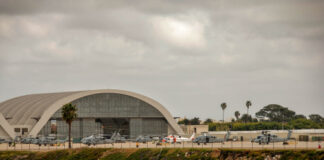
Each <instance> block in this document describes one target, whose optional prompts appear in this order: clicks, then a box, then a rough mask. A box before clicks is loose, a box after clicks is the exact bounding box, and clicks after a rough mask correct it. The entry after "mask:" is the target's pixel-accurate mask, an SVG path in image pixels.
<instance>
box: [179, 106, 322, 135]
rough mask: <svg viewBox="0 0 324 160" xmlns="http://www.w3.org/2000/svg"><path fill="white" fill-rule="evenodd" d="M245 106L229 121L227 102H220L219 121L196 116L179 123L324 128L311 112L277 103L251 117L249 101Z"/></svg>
mask: <svg viewBox="0 0 324 160" xmlns="http://www.w3.org/2000/svg"><path fill="white" fill-rule="evenodd" d="M245 106H246V107H247V112H246V113H245V114H243V115H241V113H240V112H239V111H235V112H234V117H235V119H234V118H233V119H232V120H231V122H225V121H224V111H225V109H226V108H227V104H226V103H225V102H224V103H221V105H220V107H221V109H222V111H223V117H222V121H221V122H214V121H213V120H212V119H210V118H207V119H206V120H205V121H204V122H202V121H201V120H200V119H199V118H198V117H194V118H193V119H186V118H185V119H183V120H181V121H179V122H178V123H179V124H186V125H189V124H191V125H197V124H201V123H203V124H207V125H208V126H209V130H210V131H222V130H236V131H241V130H268V129H274V130H276V129H311V128H312V129H320V128H324V118H323V117H322V116H321V115H319V114H311V115H309V116H308V117H306V116H305V115H302V114H296V112H295V111H292V110H290V109H288V108H287V107H283V106H281V105H278V104H269V105H267V106H265V107H263V108H262V109H261V110H259V111H258V112H256V113H255V117H254V118H253V117H252V116H251V115H249V109H250V107H251V106H252V103H251V101H246V104H245Z"/></svg>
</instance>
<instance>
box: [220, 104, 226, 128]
mask: <svg viewBox="0 0 324 160" xmlns="http://www.w3.org/2000/svg"><path fill="white" fill-rule="evenodd" d="M226 107H227V105H226V103H225V102H223V103H222V104H221V108H222V110H223V123H224V110H225V109H226Z"/></svg>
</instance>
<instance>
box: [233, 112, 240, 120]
mask: <svg viewBox="0 0 324 160" xmlns="http://www.w3.org/2000/svg"><path fill="white" fill-rule="evenodd" d="M234 115H235V117H236V121H238V120H239V118H240V115H241V114H240V112H239V111H235V113H234Z"/></svg>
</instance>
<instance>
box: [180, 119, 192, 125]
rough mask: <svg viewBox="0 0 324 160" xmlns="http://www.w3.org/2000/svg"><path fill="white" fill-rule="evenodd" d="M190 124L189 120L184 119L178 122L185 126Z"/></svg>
mask: <svg viewBox="0 0 324 160" xmlns="http://www.w3.org/2000/svg"><path fill="white" fill-rule="evenodd" d="M189 123H190V121H189V120H188V119H187V118H184V119H183V120H181V121H179V122H178V124H184V125H188V124H189Z"/></svg>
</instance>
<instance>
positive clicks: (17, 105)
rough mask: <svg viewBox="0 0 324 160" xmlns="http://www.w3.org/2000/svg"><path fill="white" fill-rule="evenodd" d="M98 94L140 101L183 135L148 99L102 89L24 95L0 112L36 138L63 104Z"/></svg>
mask: <svg viewBox="0 0 324 160" xmlns="http://www.w3.org/2000/svg"><path fill="white" fill-rule="evenodd" d="M99 93H116V94H122V95H127V96H131V97H134V98H137V99H140V100H142V101H144V102H146V103H148V104H150V105H151V106H153V107H155V108H156V109H157V110H158V111H159V112H161V114H162V115H163V116H164V117H165V119H166V120H167V121H168V123H169V124H170V126H171V127H172V128H173V129H174V131H176V132H177V133H179V134H183V132H182V130H181V129H180V127H179V126H178V125H177V123H176V122H175V120H174V119H173V117H172V116H171V114H170V113H169V111H168V110H166V109H165V107H163V106H162V105H161V104H160V103H158V102H157V101H155V100H153V99H151V98H149V97H146V96H143V95H140V94H137V93H134V92H129V91H123V90H113V89H104V90H89V91H74V92H60V93H44V94H31V95H25V96H21V97H16V98H13V99H9V100H7V101H4V102H2V103H0V112H1V113H2V114H3V116H4V117H5V118H6V119H7V121H8V123H9V124H10V125H30V126H33V128H32V130H31V132H30V135H32V136H36V135H37V134H38V132H39V131H40V130H41V128H42V127H43V126H44V125H45V124H46V122H47V121H48V120H49V119H50V117H51V116H52V115H53V114H54V113H55V112H56V111H57V110H58V109H60V108H61V107H62V106H63V105H64V104H66V103H70V102H72V101H74V100H76V99H79V98H82V97H85V96H89V95H93V94H99ZM37 120H38V122H37Z"/></svg>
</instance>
